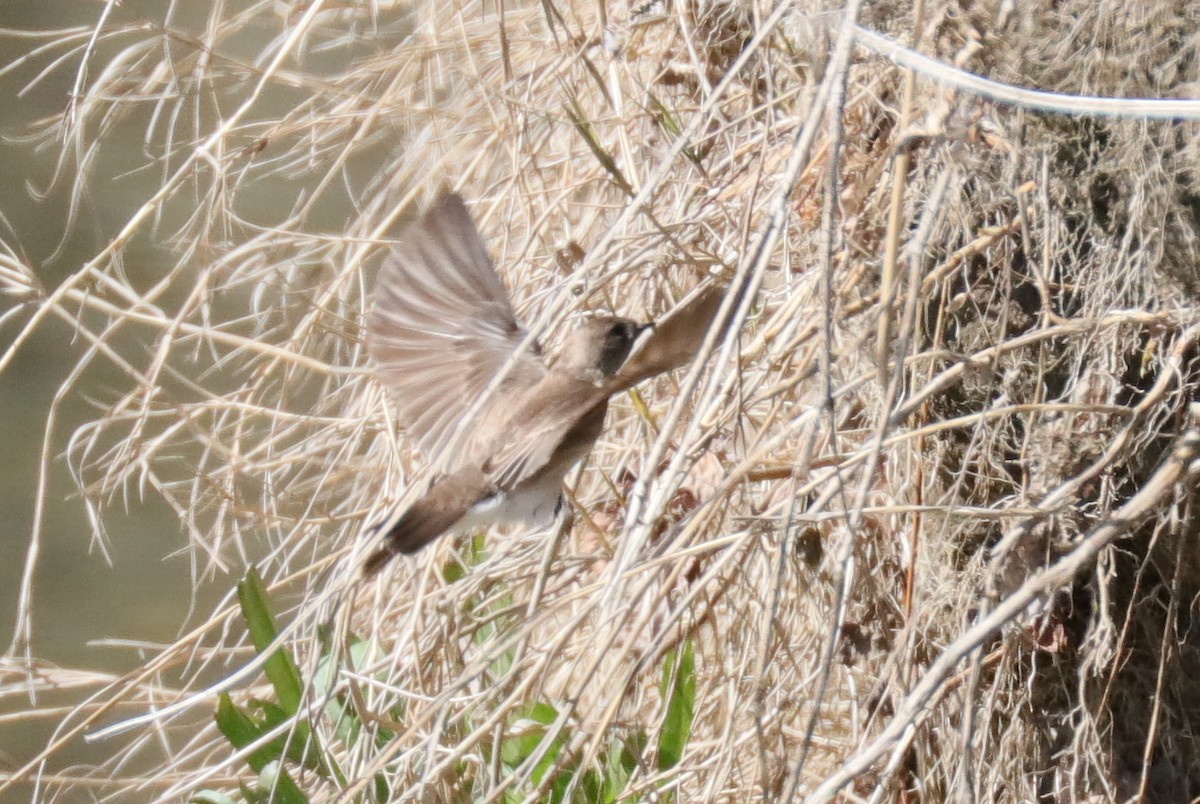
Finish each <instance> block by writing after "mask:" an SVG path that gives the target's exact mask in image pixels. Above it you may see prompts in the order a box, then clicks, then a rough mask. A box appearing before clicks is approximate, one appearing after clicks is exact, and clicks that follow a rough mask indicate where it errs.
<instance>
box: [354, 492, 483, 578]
mask: <svg viewBox="0 0 1200 804" xmlns="http://www.w3.org/2000/svg"><path fill="white" fill-rule="evenodd" d="M458 480H459V479H458V478H455V477H454V476H453V475H452V476H450V477H448V478H443V479H442V480H441V481H439V482H438V483H435V484H434V485H433V487H432V488H431V489H430V490H429V493H428V494H426V495H425V497H424V498H423V499H421V500H418V501H417V502H416V503H415V504H414V505H413V506H412V507H411V508H409V509H408V510H407V511H405V512H404V514H403V515H402V516H401V517H400V518H399V519H398V520H396V522H395V524H393V525H392V527H391V528H390V529H389V530H388V532H387V534H386V535H385V536H384V537H383V545H382V546H381V547H380V548H379V549H378V550H376V551H375V552H374V553H371V555H369V556H367V560H366V561H364V562H363V575H364V576H365V577H367V578H372V577H374V576H376V575H378V574H379V572H380V570H382V569H383V568H384V567H385V566H387V563H388V562H389V561H391V560H392V557H393V556H398V555H408V554H411V553H415V552H417V551H418V550H420V549H421V548H422V547H424V546H425V545H427V544H429V543H430V542H431V541H433V540H434V539H436V538H437V537H438V536H441V535H442V534H443V533H445V532H446V531H447V530H449V529H450V528H452V527H453V526H454V523H455V522H457V521H458V520H460V519H462V517H463V515H464V514H466V512H467V510H468V509H469V508H470V507H471V504H472V503H473V502H474V500H473V498H471V497H470V496H468V495H464V494H462V493H461V491H460V489H458V488H457V487H458V486H459V485H461V483H459V482H456V481H458Z"/></svg>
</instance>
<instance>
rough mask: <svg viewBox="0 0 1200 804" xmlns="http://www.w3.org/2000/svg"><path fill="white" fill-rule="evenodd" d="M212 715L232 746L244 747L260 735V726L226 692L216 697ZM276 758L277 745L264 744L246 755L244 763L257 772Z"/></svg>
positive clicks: (277, 752) (277, 755) (277, 756)
mask: <svg viewBox="0 0 1200 804" xmlns="http://www.w3.org/2000/svg"><path fill="white" fill-rule="evenodd" d="M214 717H215V718H216V721H217V728H218V729H220V730H221V733H222V734H224V735H225V739H226V740H228V741H229V744H230V745H232V746H233V747H234V748H245V747H246V746H248V745H250V743H252V742H254V741H255V740H257V739H258V738H259V737H261V736H262V733H263V732H262V728H261V727H260V726H259V725H258V724H257V723H255V722H254V720H253V718H251V717H250V716H249V715H247V714H246V713H245V712H243V711H242V710H241V709H239V708H238V707H237V706H236V705H235V704H234V703H233V700H232V699H231V698H230V697H229V693H227V692H222V693H221V695H220V696H219V697H218V698H217V713H216V715H214ZM278 758H279V748H278V747H277V746H271V745H264V746H262V747H260V748H258V749H256V750H254V751H252V752H251V753H250V755H249V756H247V757H246V764H247V765H249V766H250V767H251V769H252V770H254V771H255V772H256V773H258V772H261V771H262V769H263V768H264V767H266V765H267V763H268V762H271V761H273V760H275V759H278Z"/></svg>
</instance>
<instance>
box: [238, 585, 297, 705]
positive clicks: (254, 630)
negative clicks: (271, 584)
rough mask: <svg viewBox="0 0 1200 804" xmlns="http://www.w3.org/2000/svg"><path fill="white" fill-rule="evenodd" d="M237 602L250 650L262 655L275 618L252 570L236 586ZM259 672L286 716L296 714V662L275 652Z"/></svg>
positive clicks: (271, 637) (272, 638)
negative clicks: (252, 646) (244, 622)
mask: <svg viewBox="0 0 1200 804" xmlns="http://www.w3.org/2000/svg"><path fill="white" fill-rule="evenodd" d="M238 602H239V603H241V606H242V617H244V618H245V620H246V628H247V629H248V630H249V631H250V641H251V642H253V643H254V649H255V650H257V651H258V652H259V653H262V652H263V651H265V650H266V649H267V647H268V646H269V645H270V644H271V643H272V642H274V641H275V637H276V636H278V634H279V632H278V631H277V630H276V628H275V618H274V617H272V616H271V609H270V606H269V605H268V603H269V600H268V598H267V590H266V588H265V587H264V586H263V582H262V578H260V577H259V576H258V572H257V571H255V570H254V569H253V568H251V569H250V570H249V571H248V572H247V573H246V577H245V578H243V579H242V580H241V582H240V583H238ZM263 672H264V673H266V674H267V679H268V680H270V682H271V685H272V686H273V687H274V688H275V695H276V696H277V697H278V698H279V704H280V706H282V707H283V709H284V711H285V712H287V713H288V714H289V715H294V714H296V712H298V711H299V709H300V699H301V697H303V694H304V684H303V682H302V681H301V679H300V668H298V667H297V666H296V662H295V661H293V660H292V657H291V656H290V655H289V654H288V653H287V651H284V650H276V651H275V652H274V653H272V654H271V655H270V656H268V657H267V659H266V661H265V662H264V663H263Z"/></svg>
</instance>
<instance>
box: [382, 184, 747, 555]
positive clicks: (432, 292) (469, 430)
mask: <svg viewBox="0 0 1200 804" xmlns="http://www.w3.org/2000/svg"><path fill="white" fill-rule="evenodd" d="M723 298H724V291H723V289H721V288H720V287H718V286H716V285H713V284H709V285H702V286H701V288H700V289H698V290H697V291H696V292H693V293H692V294H691V295H690V296H688V297H687V298H685V299H684V300H683V301H682V302H681V303H680V304H679V305H677V306H676V307H675V308H674V309H673V310H672V311H671V312H670V313H669V314H668V315H667V316H666V317H665V318H663V319H662V320H661V321H659V322H657V323H655V322H646V323H639V322H636V321H634V320H632V319H628V318H622V317H619V316H614V315H608V314H600V313H597V314H593V315H591V316H590V317H588V318H587V319H586V320H584V321H583V323H582V324H580V325H579V326H578V327H577V328H576V329H575V330H574V331H573V332H572V333H571V334H570V335H568V336H567V337H566V338H565V340H564V342H563V345H562V348H561V349H560V350H559V352H558V354H557V356H556V357H555V358H554V359H553V360H547V358H546V357H545V355H544V354H543V351H542V347H541V345H540V344H539V343H538V342H537V341H536V340H535V339H533V338H531V337H530V336H529V335H528V333H527V332H526V331H525V329H524V328H522V326H521V325H520V323H519V322H518V321H517V317H516V315H515V313H514V312H513V309H512V305H511V303H510V302H509V298H508V293H507V291H506V290H505V288H504V285H503V284H502V283H501V281H500V277H499V275H498V274H497V273H496V269H495V267H494V265H493V263H492V260H491V258H490V257H489V256H488V252H487V248H486V246H485V245H484V242H483V239H482V237H481V236H480V234H479V231H478V229H477V228H476V226H475V223H474V221H473V220H472V218H471V215H470V213H469V212H468V210H467V207H466V204H465V202H464V201H463V199H462V197H461V196H459V195H458V194H457V193H453V192H443V193H442V194H441V195H440V196H439V197H438V199H437V200H436V201H435V202H434V203H433V204H432V205H431V206H430V207H429V208H428V209H427V211H426V212H425V213H424V214H423V215H421V216H420V217H419V218H418V219H417V220H416V221H415V222H413V223H410V224H409V225H408V226H407V227H406V228H405V229H404V230H403V231H402V233H401V235H400V238H399V243H398V245H396V246H394V247H393V248H392V250H391V251H390V253H389V254H388V256H387V257H386V258H385V259H384V262H383V264H382V266H381V268H380V272H379V276H378V278H377V280H376V284H375V288H374V291H373V293H372V304H371V310H370V313H369V315H368V319H367V337H366V341H367V351H368V354H369V355H370V357H371V359H372V361H373V363H374V368H375V374H376V376H377V378H378V380H379V381H380V383H381V384H382V385H383V387H384V388H385V389H386V391H387V395H388V397H389V398H390V401H391V404H392V406H393V409H394V411H395V415H396V420H397V422H398V423H399V424H400V425H401V426H402V427H403V428H404V430H405V431H406V433H407V435H408V437H409V439H410V441H411V442H412V443H413V444H415V446H416V447H417V448H418V450H420V451H421V452H422V453H423V454H424V455H425V457H426V458H428V459H430V460H431V461H433V462H435V466H437V467H439V468H440V469H441V470H442V474H440V475H439V476H438V477H437V478H436V479H434V480H433V481H432V483H431V485H430V486H429V487H428V489H427V490H426V491H425V493H424V495H423V496H422V497H420V498H419V499H418V500H417V501H416V502H415V503H413V504H412V505H411V506H409V507H408V508H407V509H405V510H402V511H399V512H398V513H396V514H394V515H393V516H391V517H390V518H389V519H388V520H386V521H384V522H381V523H379V524H378V525H376V526H375V527H374V528H373V530H374V531H376V532H379V531H382V532H383V535H382V539H381V544H380V545H379V546H378V548H377V549H375V550H374V552H372V553H371V554H370V555H369V556H368V557H367V559H366V561H365V562H364V563H363V574H364V576H365V577H368V578H369V577H373V576H375V575H377V574H378V573H379V572H380V571H381V570H382V569H383V568H384V567H385V566H386V565H387V564H388V563H389V562H390V561H391V559H392V558H394V557H395V556H398V555H402V554H411V553H415V552H417V551H418V550H420V549H421V548H422V547H424V546H425V545H427V544H429V543H430V542H432V541H434V540H435V539H437V538H438V537H439V536H442V535H443V534H447V533H468V532H472V531H475V530H477V529H480V528H483V527H487V526H489V525H491V524H497V523H501V522H546V521H547V520H552V519H553V518H554V517H557V516H558V514H559V513H560V512H561V508H562V505H563V498H562V483H563V480H564V478H565V476H566V473H567V472H568V471H569V470H570V469H571V467H572V466H573V465H575V464H576V463H577V462H579V461H580V460H581V459H583V458H584V457H585V456H586V455H587V454H588V452H590V450H591V448H592V445H593V444H594V443H595V441H596V439H597V438H598V437H599V436H600V434H601V432H602V430H603V426H604V418H605V413H606V412H607V409H608V400H609V397H611V396H612V395H613V394H615V393H618V392H620V391H622V390H627V389H629V388H631V387H633V386H634V385H636V384H637V383H639V382H641V381H642V380H645V379H648V378H650V377H653V376H655V375H657V374H660V373H662V372H664V371H669V370H671V369H674V368H677V367H680V366H682V365H685V364H687V363H688V362H690V361H691V360H692V358H693V357H694V356H695V354H696V353H697V352H698V350H699V348H700V346H701V345H702V344H703V342H704V340H705V337H706V336H707V335H708V333H709V330H710V328H711V326H712V324H713V322H714V319H715V318H716V316H717V313H718V311H719V308H720V307H721V304H722V301H723ZM435 459H440V460H435Z"/></svg>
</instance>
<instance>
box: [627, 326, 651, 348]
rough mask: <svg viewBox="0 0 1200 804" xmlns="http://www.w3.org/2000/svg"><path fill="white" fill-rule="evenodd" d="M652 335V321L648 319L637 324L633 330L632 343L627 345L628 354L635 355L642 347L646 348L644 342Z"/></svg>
mask: <svg viewBox="0 0 1200 804" xmlns="http://www.w3.org/2000/svg"><path fill="white" fill-rule="evenodd" d="M653 337H654V322H653V321H650V322H648V323H645V324H638V325H637V328H636V329H634V331H633V345H632V346H630V347H629V354H630V355H635V354H637V353H638V352H640V351H641V350H642V349H644V348H646V344H647V343H648V342H649V341H650V339H651V338H653Z"/></svg>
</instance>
